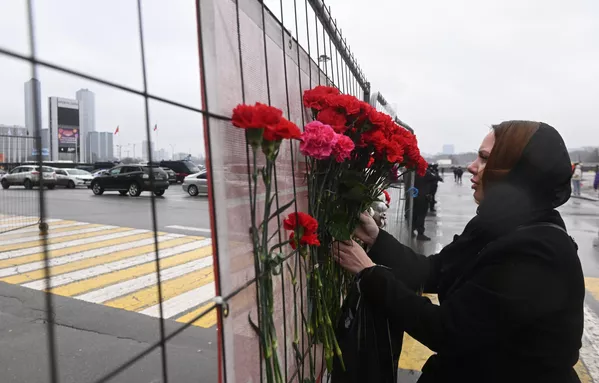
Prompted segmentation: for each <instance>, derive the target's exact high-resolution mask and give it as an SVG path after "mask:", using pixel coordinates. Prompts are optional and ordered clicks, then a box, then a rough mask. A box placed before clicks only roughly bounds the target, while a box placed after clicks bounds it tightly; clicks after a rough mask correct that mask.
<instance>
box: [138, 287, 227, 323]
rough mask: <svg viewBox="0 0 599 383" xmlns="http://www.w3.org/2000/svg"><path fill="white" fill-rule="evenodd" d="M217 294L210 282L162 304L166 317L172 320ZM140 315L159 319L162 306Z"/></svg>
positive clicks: (154, 307) (150, 308) (149, 309)
mask: <svg viewBox="0 0 599 383" xmlns="http://www.w3.org/2000/svg"><path fill="white" fill-rule="evenodd" d="M215 293H216V292H215V289H214V283H213V282H210V283H209V284H207V285H204V286H202V287H198V288H197V289H193V290H190V291H188V292H186V293H183V294H181V295H177V296H176V297H173V298H171V299H168V300H166V301H164V302H162V310H163V313H164V317H165V318H171V317H173V316H175V315H177V314H180V313H182V312H184V311H187V310H189V309H190V308H192V307H195V306H197V305H199V304H202V303H204V302H206V301H207V300H209V299H212V298H214V295H215ZM140 313H142V314H146V315H149V316H152V317H155V318H158V317H160V305H154V306H151V307H148V308H147V309H145V310H143V311H140Z"/></svg>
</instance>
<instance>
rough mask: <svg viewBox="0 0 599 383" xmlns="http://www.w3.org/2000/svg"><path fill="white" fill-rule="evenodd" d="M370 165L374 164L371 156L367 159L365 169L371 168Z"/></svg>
mask: <svg viewBox="0 0 599 383" xmlns="http://www.w3.org/2000/svg"><path fill="white" fill-rule="evenodd" d="M372 164H374V157H372V156H371V157H370V158H369V159H368V164H367V165H366V167H367V168H369V167H371V166H372Z"/></svg>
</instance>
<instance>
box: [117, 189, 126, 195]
mask: <svg viewBox="0 0 599 383" xmlns="http://www.w3.org/2000/svg"><path fill="white" fill-rule="evenodd" d="M119 194H120V195H127V190H119Z"/></svg>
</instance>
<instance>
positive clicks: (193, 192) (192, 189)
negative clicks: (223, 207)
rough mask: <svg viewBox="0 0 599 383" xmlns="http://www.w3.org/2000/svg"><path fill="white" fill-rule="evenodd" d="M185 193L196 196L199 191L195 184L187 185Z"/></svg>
mask: <svg viewBox="0 0 599 383" xmlns="http://www.w3.org/2000/svg"><path fill="white" fill-rule="evenodd" d="M187 193H189V195H190V196H192V197H195V196H197V195H198V193H199V191H198V187H197V186H195V185H189V188H188V189H187Z"/></svg>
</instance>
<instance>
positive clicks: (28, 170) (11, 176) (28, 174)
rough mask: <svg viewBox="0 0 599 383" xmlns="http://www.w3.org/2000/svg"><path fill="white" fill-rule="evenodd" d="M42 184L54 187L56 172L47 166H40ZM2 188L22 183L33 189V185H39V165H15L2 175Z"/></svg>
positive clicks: (49, 187) (0, 182)
mask: <svg viewBox="0 0 599 383" xmlns="http://www.w3.org/2000/svg"><path fill="white" fill-rule="evenodd" d="M41 179H43V183H44V186H46V187H47V188H48V189H54V188H55V187H56V172H55V171H54V169H53V168H51V167H49V166H42V178H41ZM0 184H2V188H3V189H8V188H9V187H11V186H15V185H23V186H24V187H25V189H33V187H34V186H39V185H40V167H39V166H37V165H22V166H17V167H16V168H14V169H13V170H11V171H10V172H9V173H8V174H6V175H4V177H2V181H0Z"/></svg>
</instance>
